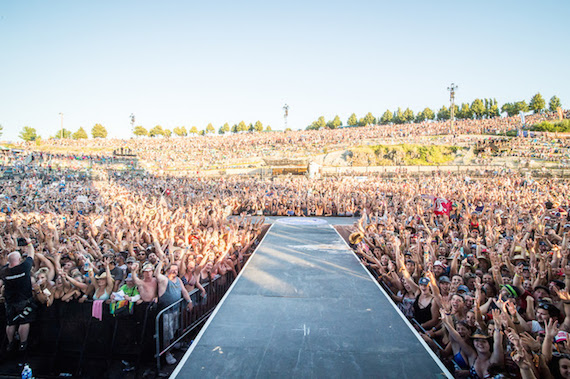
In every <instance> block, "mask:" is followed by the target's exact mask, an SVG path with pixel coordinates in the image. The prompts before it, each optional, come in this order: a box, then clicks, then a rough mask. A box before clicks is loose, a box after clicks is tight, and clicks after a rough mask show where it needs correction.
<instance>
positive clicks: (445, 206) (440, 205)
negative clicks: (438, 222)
mask: <svg viewBox="0 0 570 379" xmlns="http://www.w3.org/2000/svg"><path fill="white" fill-rule="evenodd" d="M433 201H434V203H435V210H434V213H435V214H436V215H443V214H446V215H448V216H449V213H450V212H451V201H449V200H447V199H444V198H443V197H436V198H435V199H434V200H433Z"/></svg>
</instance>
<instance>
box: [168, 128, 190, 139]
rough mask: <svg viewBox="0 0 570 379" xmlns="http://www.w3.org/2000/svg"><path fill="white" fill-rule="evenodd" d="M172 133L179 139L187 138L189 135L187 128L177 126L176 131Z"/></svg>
mask: <svg viewBox="0 0 570 379" xmlns="http://www.w3.org/2000/svg"><path fill="white" fill-rule="evenodd" d="M172 132H173V133H174V134H176V135H177V136H178V137H186V136H187V135H188V132H187V131H186V127H185V126H182V127H179V126H177V127H175V128H174V129H172Z"/></svg>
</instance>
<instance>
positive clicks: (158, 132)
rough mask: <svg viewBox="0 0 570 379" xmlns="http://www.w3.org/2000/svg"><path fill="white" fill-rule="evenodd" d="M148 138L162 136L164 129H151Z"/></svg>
mask: <svg viewBox="0 0 570 379" xmlns="http://www.w3.org/2000/svg"><path fill="white" fill-rule="evenodd" d="M148 134H149V136H151V137H156V136H163V135H164V129H162V126H160V125H157V126H155V127H154V128H152V129H151V130H150V131H149V132H148Z"/></svg>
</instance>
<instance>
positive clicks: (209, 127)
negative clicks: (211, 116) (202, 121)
mask: <svg viewBox="0 0 570 379" xmlns="http://www.w3.org/2000/svg"><path fill="white" fill-rule="evenodd" d="M215 132H216V129H214V125H212V123H209V124H208V126H206V133H210V134H213V133H215Z"/></svg>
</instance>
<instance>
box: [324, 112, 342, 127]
mask: <svg viewBox="0 0 570 379" xmlns="http://www.w3.org/2000/svg"><path fill="white" fill-rule="evenodd" d="M340 126H342V121H340V117H338V115H336V116H334V118H333V119H332V120H331V121H329V122H327V128H329V129H336V128H338V127H340Z"/></svg>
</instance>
